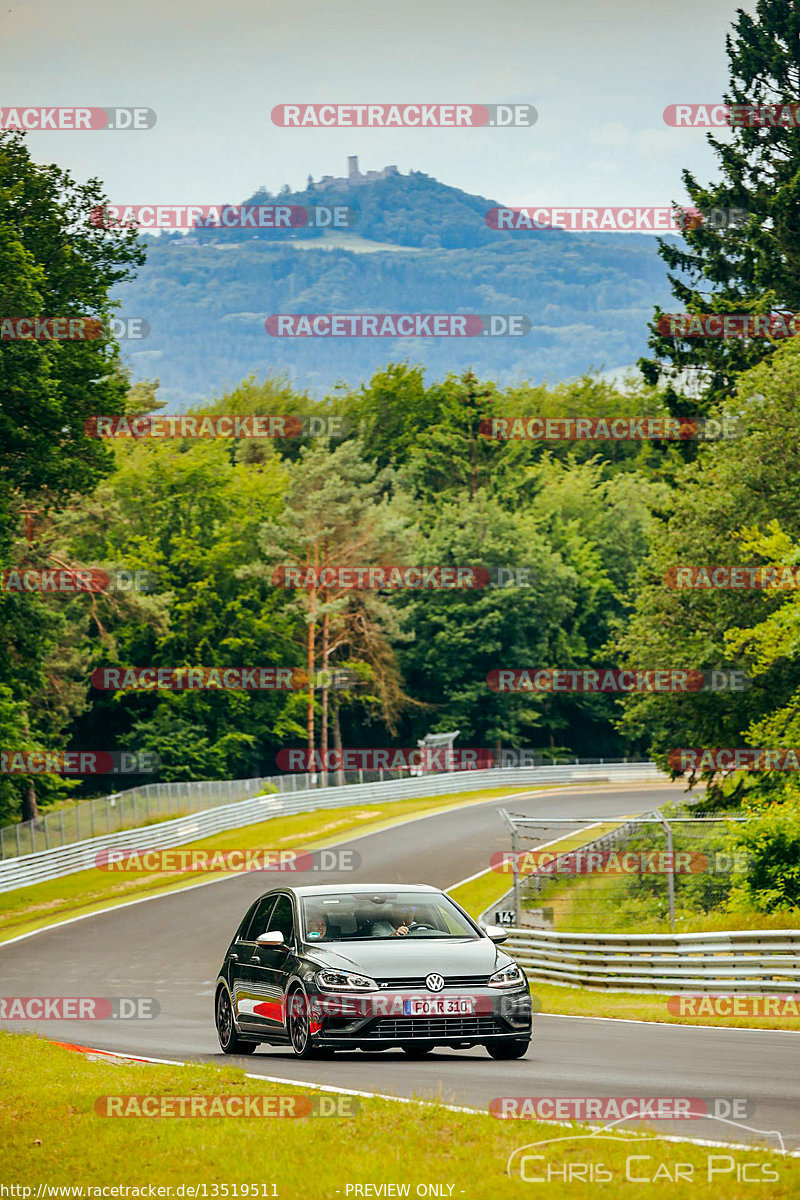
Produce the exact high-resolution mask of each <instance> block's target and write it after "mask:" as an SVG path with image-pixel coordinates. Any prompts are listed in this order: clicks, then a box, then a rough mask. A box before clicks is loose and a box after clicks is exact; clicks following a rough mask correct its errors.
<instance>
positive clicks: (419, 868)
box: [0, 785, 800, 1150]
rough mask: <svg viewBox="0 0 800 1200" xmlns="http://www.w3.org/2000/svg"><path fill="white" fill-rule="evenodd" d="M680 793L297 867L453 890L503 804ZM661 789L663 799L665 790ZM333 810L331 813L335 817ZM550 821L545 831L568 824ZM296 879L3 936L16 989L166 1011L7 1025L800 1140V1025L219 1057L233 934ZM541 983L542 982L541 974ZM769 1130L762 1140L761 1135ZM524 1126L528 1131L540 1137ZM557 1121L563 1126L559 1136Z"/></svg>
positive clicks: (546, 1030) (480, 862) (597, 1032)
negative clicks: (351, 865) (653, 1114)
mask: <svg viewBox="0 0 800 1200" xmlns="http://www.w3.org/2000/svg"><path fill="white" fill-rule="evenodd" d="M679 790H680V789H676V788H671V787H670V786H669V785H657V786H654V785H627V786H616V785H615V786H604V785H600V786H597V787H591V788H587V787H586V785H582V786H579V787H575V788H570V789H566V788H564V789H559V790H558V791H551V792H541V793H539V794H533V793H529V794H526V795H525V796H514V797H507V798H506V799H494V800H491V801H487V802H485V803H482V804H478V805H475V804H472V805H470V806H465V807H464V808H461V809H451V810H449V811H448V812H443V813H440V814H437V815H434V816H431V817H425V818H421V819H416V820H411V821H408V822H406V823H405V824H402V825H399V826H397V827H395V828H393V829H387V830H383V831H381V832H378V833H372V834H367V835H364V836H361V837H357V838H353V839H348V840H345V841H344V842H342V843H341V845H342V846H352V847H353V849H355V850H357V851H358V853H359V854H360V855H361V859H362V863H361V867H360V869H359V871H358V872H356V873H353V872H346V873H342V872H339V873H335V872H332V873H329V874H315V875H314V876H304V877H300V876H295V877H293V878H294V879H295V880H296V881H297V882H302V881H303V879H304V878H305V879H308V881H311V879H312V878H313V881H314V882H320V883H333V882H342V883H343V884H347V883H352V882H355V881H359V882H376V883H379V882H382V883H401V882H405V883H430V884H435V885H437V886H439V887H442V888H446V887H450V886H452V885H453V884H455V883H456V882H458V881H460V880H462V879H464V878H466V877H468V876H470V875H473V874H475V873H477V872H479V871H481V870H485V869H486V868H487V866H488V860H489V855H490V854H491V853H492V852H493V851H495V850H501V849H506V848H507V847H508V844H509V843H508V834H507V831H506V829H505V826H504V824H503V822H502V821H501V819H500V817H499V816H498V814H497V811H496V810H497V809H498V808H500V807H507V808H510V809H513V810H514V811H518V812H525V813H529V814H531V815H536V816H541V817H542V818H547V817H561V816H576V817H587V818H591V819H594V820H599V819H601V818H602V817H609V816H617V815H620V814H626V813H634V812H638V811H642V810H644V809H647V808H651V807H653V805H654V804H655V803H658V802H661V801H663V800H664V799H666V798H667V797H668V796H670V795H671V794H672V793H675V792H678V791H679ZM656 797H657V799H656ZM321 816H322V819H323V820H324V814H322V815H321ZM566 831H567V830H566V827H564V826H552V827H551V828H550V830H549V831H547V830H546V829H543V830H542V841H549V840H551V839H552V838H554V837H556V836H560V835H561V834H563V833H564V832H566ZM279 881H280V877H279V876H276V875H274V874H270V875H269V876H267V875H264V874H259V873H249V874H243V875H236V876H233V877H230V878H228V879H225V880H224V881H220V882H215V883H213V884H209V885H205V886H201V887H197V888H191V889H189V890H184V891H182V892H178V893H175V894H172V895H167V896H163V897H160V898H156V899H153V900H149V901H146V902H138V903H134V904H131V905H127V906H125V907H120V908H117V909H114V910H112V911H110V912H107V913H100V914H97V915H95V916H91V917H87V918H85V919H83V920H78V921H75V922H73V923H71V924H67V925H63V926H61V927H56V928H54V929H51V930H45V931H43V932H41V933H37V934H35V935H33V936H31V937H28V938H25V939H23V940H20V941H18V942H14V943H10V944H6V945H0V980H2V983H1V984H0V987H1V989H2V994H3V995H5V996H34V995H37V996H54V995H61V996H142V997H144V996H152V997H155V998H156V999H157V1000H158V1002H159V1004H160V1006H161V1011H160V1015H159V1016H158V1018H157V1019H155V1020H151V1021H114V1022H112V1021H110V1020H109V1021H93V1022H87V1021H59V1022H54V1021H32V1022H27V1023H25V1022H21V1021H6V1022H2V1023H0V1024H2V1027H3V1028H6V1029H15V1030H20V1029H21V1028H26V1029H30V1030H32V1031H34V1032H39V1033H41V1034H44V1035H45V1036H47V1037H53V1038H56V1039H58V1040H60V1041H71V1042H78V1043H81V1044H84V1045H91V1046H94V1047H96V1048H99V1049H105V1050H117V1051H122V1052H127V1053H132V1054H142V1055H150V1056H153V1057H157V1058H166V1059H181V1060H188V1059H196V1060H204V1061H209V1062H219V1063H222V1062H225V1063H228V1064H230V1063H233V1062H236V1063H238V1064H240V1065H241V1066H243V1067H245V1069H247V1070H248V1071H251V1072H256V1073H259V1074H263V1075H269V1076H274V1077H276V1078H280V1079H292V1080H298V1081H303V1082H309V1083H310V1082H314V1083H320V1084H323V1085H325V1084H327V1085H334V1086H337V1087H343V1088H352V1089H355V1090H357V1091H365V1092H380V1093H384V1094H392V1095H399V1096H411V1095H417V1096H420V1097H423V1098H432V1097H436V1098H438V1099H441V1100H443V1101H445V1102H447V1103H451V1104H458V1105H465V1106H468V1107H471V1108H480V1109H485V1108H486V1106H487V1105H488V1103H489V1101H490V1100H491V1099H492V1098H493V1097H495V1096H503V1095H506V1096H508V1095H511V1096H526V1095H527V1096H618V1097H619V1096H646V1097H654V1096H678V1097H684V1096H691V1097H703V1098H705V1099H707V1100H708V1099H711V1098H713V1097H729V1098H732V1097H747V1098H748V1099H749V1101H750V1102H751V1104H752V1105H754V1106H755V1107H754V1111H753V1116H752V1118H751V1119H748V1121H747V1124H748V1126H751V1127H752V1129H748V1128H742V1127H740V1126H738V1125H731V1124H728V1123H726V1122H722V1121H719V1120H709V1119H705V1120H692V1121H671V1122H662V1123H661V1128H663V1129H664V1131H665V1132H667V1133H668V1134H671V1135H673V1136H682V1137H695V1138H707V1139H712V1140H715V1141H734V1142H749V1141H753V1140H763V1141H765V1142H766V1143H767V1144H769V1145H772V1146H775V1147H776V1148H778V1147H779V1139H778V1138H777V1137H776V1136H775V1135H774V1133H772V1136H767V1134H768V1133H769V1132H771V1131H780V1133H781V1134H782V1135H783V1138H784V1139H785V1146H786V1149H787V1150H792V1149H798V1148H800V1033H773V1032H768V1031H761V1030H724V1029H711V1028H703V1027H694V1028H691V1027H686V1026H683V1027H678V1026H668V1025H661V1026H660V1025H657V1024H645V1023H635V1022H616V1021H608V1020H595V1019H590V1020H586V1019H581V1018H577V1017H558V1016H546V1015H543V1016H538V1017H535V1018H534V1038H533V1042H532V1044H531V1048H530V1050H529V1052H528V1054H527V1056H526V1058H524V1059H522V1060H521V1061H517V1062H495V1061H494V1060H493V1059H491V1058H489V1057H488V1055H487V1054H486V1052H485V1051H484V1050H483V1049H482V1048H477V1049H474V1050H465V1051H447V1050H441V1051H436V1052H435V1053H434V1054H433V1055H432V1056H431V1057H430V1058H429V1059H427V1060H426V1061H423V1062H412V1061H411V1060H409V1059H408V1058H406V1056H405V1055H404V1054H403V1053H402V1052H401V1051H392V1050H389V1051H384V1052H381V1053H375V1054H364V1053H361V1052H355V1053H346V1054H338V1055H337V1056H336V1057H335V1058H334V1059H332V1060H330V1061H326V1060H321V1061H310V1062H300V1061H298V1060H297V1059H295V1058H294V1056H293V1055H292V1053H291V1051H289V1050H286V1049H270V1048H268V1047H261V1048H260V1049H259V1050H258V1051H257V1052H256V1054H255V1055H254V1056H253V1057H251V1058H250V1057H248V1058H241V1059H231V1058H226V1057H225V1056H223V1055H222V1054H221V1053H220V1052H219V1046H218V1043H217V1039H216V1033H215V1029H214V1022H213V1012H212V1004H213V986H214V980H215V978H216V974H217V970H218V967H219V964H220V962H221V959H222V955H223V953H224V951H225V948H226V946H227V945H228V942H229V941H230V938H231V936H232V934H233V932H234V930H235V927H236V925H237V924H238V922H239V920H240V918H241V916H242V914H243V913H244V910H245V908H246V907H247V905H248V904H249V903H250V901H251V899H252V898H253V897H255V896H257V895H258V894H259V893H260V892H262V891H266V890H268V888H269V887H272V886H274V885H275V884H276V883H278V882H279ZM534 991H535V984H534ZM753 1129H754V1130H758V1131H766V1132H765V1133H764V1135H763V1136H759V1135H758V1134H756V1133H754V1132H753V1131H752V1130H753ZM523 1131H524V1123H523V1122H520V1134H521V1137H520V1141H521V1142H523V1141H524V1140H525V1138H524V1132H523ZM555 1133H556V1131H554V1136H555Z"/></svg>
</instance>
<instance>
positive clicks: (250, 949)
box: [231, 892, 278, 1033]
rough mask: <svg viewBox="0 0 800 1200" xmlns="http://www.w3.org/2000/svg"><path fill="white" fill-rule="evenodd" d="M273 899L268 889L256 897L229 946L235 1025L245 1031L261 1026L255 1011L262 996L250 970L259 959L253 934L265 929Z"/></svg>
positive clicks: (263, 931) (250, 1031)
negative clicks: (266, 892) (255, 901)
mask: <svg viewBox="0 0 800 1200" xmlns="http://www.w3.org/2000/svg"><path fill="white" fill-rule="evenodd" d="M277 899H278V897H277V894H276V893H275V892H272V893H270V895H268V896H264V897H263V898H262V899H261V900H259V901H258V903H257V904H256V905H255V906H254V908H253V909H252V910H251V916H250V920H249V921H245V922H243V924H242V929H241V932H240V936H239V938H237V940H236V941H235V942H234V944H233V946H232V947H231V983H232V987H231V992H232V994H233V1011H234V1013H235V1014H236V1023H237V1025H238V1026H239V1028H240V1029H241V1030H242V1031H244V1030H247V1032H248V1033H252V1032H253V1031H254V1030H258V1029H261V1028H263V1021H262V1017H261V1014H260V1013H258V1012H257V1011H256V1010H257V1008H258V1007H259V1006H260V1005H261V1003H262V1002H263V1000H264V999H265V998H264V997H263V996H261V995H260V994H259V992H258V983H259V982H260V977H259V978H257V977H256V974H255V970H254V968H255V966H256V965H257V964H258V961H259V959H258V955H257V954H256V950H257V949H258V947H257V946H256V938H257V937H258V936H259V934H261V933H266V931H267V923H268V921H269V918H270V915H271V914H272V910H273V908H274V907H275V903H276V901H277Z"/></svg>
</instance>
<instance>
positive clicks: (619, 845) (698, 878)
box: [494, 807, 748, 933]
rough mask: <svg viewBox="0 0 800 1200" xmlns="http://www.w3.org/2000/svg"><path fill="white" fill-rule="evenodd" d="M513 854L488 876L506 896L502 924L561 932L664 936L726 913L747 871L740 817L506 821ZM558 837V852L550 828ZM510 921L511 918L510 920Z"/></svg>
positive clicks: (511, 817)
mask: <svg viewBox="0 0 800 1200" xmlns="http://www.w3.org/2000/svg"><path fill="white" fill-rule="evenodd" d="M504 816H505V818H506V821H507V823H508V825H509V827H510V830H511V850H510V852H508V853H507V854H506V855H503V856H498V858H497V860H496V862H495V864H494V865H495V868H496V869H498V870H501V871H504V872H506V873H507V874H509V875H510V876H511V877H512V879H513V887H512V889H510V891H509V892H508V893H507V896H506V897H505V898H504V901H503V903H500V904H498V905H496V906H495V907H496V908H497V909H498V911H500V912H503V913H505V920H506V922H507V923H508V924H511V923H512V919H513V921H514V923H516V924H518V925H520V926H521V927H527V928H533V929H542V930H548V929H549V930H557V931H569V932H574V933H582V932H587V933H588V932H592V931H597V930H603V931H604V932H605V933H625V932H629V931H650V932H657V931H664V932H666V931H670V930H675V929H676V928H683V927H686V926H687V925H688V924H690V923H692V922H696V921H697V920H701V919H702V918H704V917H707V916H708V915H709V914H712V913H720V912H723V911H725V910H726V906H727V904H728V901H729V899H730V896H731V891H732V889H733V888H734V887H735V885H736V881H737V879H739V878H742V877H743V876H744V875H745V874H746V873H747V869H748V861H747V855H746V854H745V852H744V851H743V850H742V849H741V847H740V846H739V845H738V842H737V838H736V829H737V826H739V825H740V824H741V822H743V821H744V817H743V816H741V814H739V813H728V812H726V813H716V814H714V813H709V814H704V815H702V816H700V815H698V814H691V813H690V812H689V811H687V809H686V808H685V807H683V808H681V809H678V810H677V811H674V812H668V813H662V812H661V811H660V810H652V811H650V812H647V813H642V814H640V815H638V816H636V817H633V818H617V819H616V820H611V821H603V822H597V821H590V820H581V819H571V818H563V819H560V820H559V821H553V820H552V819H551V818H546V819H544V818H543V819H541V820H537V819H535V818H531V817H526V816H523V815H520V814H515V813H504ZM554 825H556V826H557V827H558V828H559V831H560V833H561V838H563V840H561V838H560V839H559V844H558V846H553V847H552V848H548V847H547V846H546V845H545V844H544V843H545V842H546V841H551V842H552V840H553V826H554ZM512 914H513V917H512Z"/></svg>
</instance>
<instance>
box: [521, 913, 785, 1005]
mask: <svg viewBox="0 0 800 1200" xmlns="http://www.w3.org/2000/svg"><path fill="white" fill-rule="evenodd" d="M503 949H504V950H507V951H508V952H509V954H511V955H512V957H513V958H515V959H516V960H517V962H518V963H519V964H520V966H521V967H523V968H524V970H525V972H526V973H527V975H528V976H530V977H531V978H532V979H542V980H546V981H548V982H549V983H561V984H573V985H578V986H588V987H594V988H610V989H616V990H621V991H637V992H639V991H645V992H649V991H653V992H658V991H660V992H678V991H681V990H685V991H691V992H726V993H727V992H742V993H744V992H781V993H788V992H798V991H800V930H798V929H773V930H742V931H737V932H733V933H676V934H671V933H642V934H628V933H619V934H617V933H611V934H601V933H555V932H551V931H550V930H539V929H518V928H514V929H510V930H509V937H508V941H506V942H504V943H503ZM534 990H535V989H534Z"/></svg>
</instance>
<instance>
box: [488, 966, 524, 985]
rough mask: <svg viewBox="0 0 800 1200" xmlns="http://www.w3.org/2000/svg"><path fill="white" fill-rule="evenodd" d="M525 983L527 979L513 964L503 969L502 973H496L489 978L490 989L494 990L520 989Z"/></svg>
mask: <svg viewBox="0 0 800 1200" xmlns="http://www.w3.org/2000/svg"><path fill="white" fill-rule="evenodd" d="M524 982H525V977H524V975H523V974H522V971H520V969H519V967H518V966H517V964H516V963H511V964H510V965H509V966H507V967H503V969H502V970H501V971H495V973H494V975H490V976H489V987H494V988H512V987H519V986H520V984H522V983H524Z"/></svg>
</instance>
